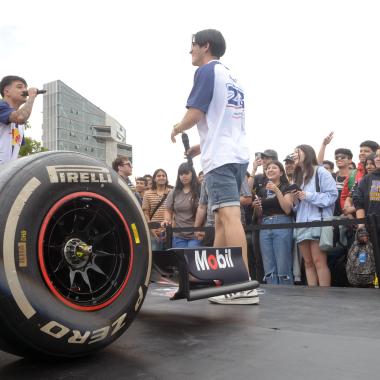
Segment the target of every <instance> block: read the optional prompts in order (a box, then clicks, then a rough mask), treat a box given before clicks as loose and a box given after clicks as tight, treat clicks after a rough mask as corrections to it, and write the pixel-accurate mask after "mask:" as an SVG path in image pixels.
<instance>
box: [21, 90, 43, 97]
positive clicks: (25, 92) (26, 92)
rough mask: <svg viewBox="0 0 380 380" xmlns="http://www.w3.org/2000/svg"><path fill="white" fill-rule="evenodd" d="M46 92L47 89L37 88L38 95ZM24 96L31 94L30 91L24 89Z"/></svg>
mask: <svg viewBox="0 0 380 380" xmlns="http://www.w3.org/2000/svg"><path fill="white" fill-rule="evenodd" d="M45 93H46V90H37V95H40V94H45ZM21 95H22V96H29V92H28V91H23V92H22V94H21Z"/></svg>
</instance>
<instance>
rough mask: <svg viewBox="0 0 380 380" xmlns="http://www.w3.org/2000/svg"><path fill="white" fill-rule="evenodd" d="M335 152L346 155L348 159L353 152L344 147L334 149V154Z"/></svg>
mask: <svg viewBox="0 0 380 380" xmlns="http://www.w3.org/2000/svg"><path fill="white" fill-rule="evenodd" d="M337 154H344V155H345V156H347V157H348V158H349V159H350V160H351V159H352V157H353V154H352V152H351V150H350V149H346V148H339V149H336V150H335V155H337Z"/></svg>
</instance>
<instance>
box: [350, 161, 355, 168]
mask: <svg viewBox="0 0 380 380" xmlns="http://www.w3.org/2000/svg"><path fill="white" fill-rule="evenodd" d="M350 165H351V166H352V167H353V168H354V169H356V164H355V162H354V161H351V162H350Z"/></svg>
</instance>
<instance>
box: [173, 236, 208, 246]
mask: <svg viewBox="0 0 380 380" xmlns="http://www.w3.org/2000/svg"><path fill="white" fill-rule="evenodd" d="M201 246H202V240H197V239H184V238H181V237H179V236H173V240H172V247H173V248H197V247H201Z"/></svg>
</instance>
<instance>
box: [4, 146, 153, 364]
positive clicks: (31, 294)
mask: <svg viewBox="0 0 380 380" xmlns="http://www.w3.org/2000/svg"><path fill="white" fill-rule="evenodd" d="M0 216H1V217H0V349H2V350H4V351H8V352H10V353H13V354H16V355H20V356H36V355H39V356H54V357H77V356H83V355H87V354H89V353H91V352H93V351H95V350H98V349H100V348H103V347H105V346H107V345H108V344H110V343H111V342H113V341H114V340H115V339H117V338H118V337H119V336H120V335H121V334H122V333H123V332H124V331H125V330H126V329H127V327H128V326H129V325H130V323H131V322H132V320H133V319H134V317H135V316H136V314H137V312H138V311H139V309H140V307H141V304H142V302H143V300H144V297H145V294H146V291H147V287H148V284H149V279H150V271H151V261H152V253H151V249H150V240H149V232H148V227H147V225H146V222H145V219H144V216H143V214H142V211H141V209H140V206H139V204H138V202H137V200H136V198H135V196H134V194H133V193H132V192H131V191H130V190H129V188H128V186H127V184H126V183H125V182H124V180H122V179H121V178H120V177H119V176H118V175H117V174H116V173H115V172H114V171H113V170H112V169H110V168H109V167H107V166H106V165H105V164H103V163H101V162H99V161H97V160H96V159H94V158H92V157H89V156H86V155H82V154H78V153H72V152H46V153H39V154H35V155H33V156H29V157H26V158H22V159H19V160H16V161H13V162H10V163H7V164H5V165H2V166H0Z"/></svg>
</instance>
